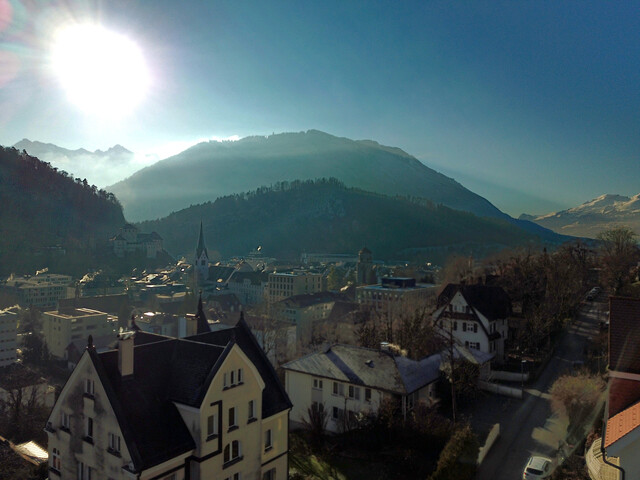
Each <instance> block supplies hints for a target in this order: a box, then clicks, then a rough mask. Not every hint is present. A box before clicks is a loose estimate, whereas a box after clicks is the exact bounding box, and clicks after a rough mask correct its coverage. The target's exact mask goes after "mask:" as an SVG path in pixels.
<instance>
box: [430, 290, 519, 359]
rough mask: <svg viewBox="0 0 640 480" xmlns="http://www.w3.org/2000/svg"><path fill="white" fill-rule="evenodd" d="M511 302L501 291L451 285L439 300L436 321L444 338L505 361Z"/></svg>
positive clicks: (434, 314) (435, 314)
mask: <svg viewBox="0 0 640 480" xmlns="http://www.w3.org/2000/svg"><path fill="white" fill-rule="evenodd" d="M510 316H511V300H510V299H509V296H508V295H507V294H506V292H505V291H504V290H503V289H502V288H501V287H496V286H489V285H480V284H477V285H460V284H453V283H450V284H449V285H447V286H446V287H445V288H444V290H443V291H442V293H440V295H439V296H438V303H437V309H436V311H435V312H434V313H433V319H434V321H435V322H436V323H437V325H438V326H439V327H440V328H441V330H442V332H443V334H444V335H445V336H446V335H451V336H453V338H454V339H455V340H456V341H457V342H458V343H459V344H460V345H464V346H465V347H468V348H473V349H476V350H480V351H481V352H484V353H489V354H492V355H495V358H496V360H498V361H500V362H502V361H504V355H505V339H507V338H508V331H509V322H508V320H509V317H510Z"/></svg>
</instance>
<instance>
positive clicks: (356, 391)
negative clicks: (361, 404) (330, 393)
mask: <svg viewBox="0 0 640 480" xmlns="http://www.w3.org/2000/svg"><path fill="white" fill-rule="evenodd" d="M349 398H355V399H356V400H360V387H354V386H353V385H349Z"/></svg>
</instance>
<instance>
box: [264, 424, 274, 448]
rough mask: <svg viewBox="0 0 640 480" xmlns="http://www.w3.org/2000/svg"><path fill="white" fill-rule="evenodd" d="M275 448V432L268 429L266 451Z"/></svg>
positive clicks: (265, 442)
mask: <svg viewBox="0 0 640 480" xmlns="http://www.w3.org/2000/svg"><path fill="white" fill-rule="evenodd" d="M271 448H273V432H272V431H271V429H268V430H267V431H266V432H264V451H265V452H266V451H267V450H271Z"/></svg>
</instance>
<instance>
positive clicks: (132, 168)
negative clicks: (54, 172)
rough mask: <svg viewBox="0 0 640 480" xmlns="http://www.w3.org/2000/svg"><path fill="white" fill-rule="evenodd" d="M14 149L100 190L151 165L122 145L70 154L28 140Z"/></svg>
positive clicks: (78, 150)
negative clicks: (146, 165)
mask: <svg viewBox="0 0 640 480" xmlns="http://www.w3.org/2000/svg"><path fill="white" fill-rule="evenodd" d="M14 148H16V149H18V150H20V151H22V150H25V151H26V152H27V153H28V154H29V155H31V156H33V157H37V158H39V159H40V160H42V161H43V162H48V163H50V164H51V165H53V166H54V167H56V168H58V169H59V170H64V171H66V172H68V173H70V174H72V175H73V176H74V177H76V178H80V179H86V180H87V182H88V183H90V184H94V185H97V186H98V187H104V186H106V185H110V184H112V183H115V182H117V181H119V180H122V179H123V178H125V177H127V176H129V175H131V174H133V173H134V172H136V171H137V170H139V169H140V168H142V167H143V166H144V165H145V164H148V162H146V161H141V160H140V159H139V158H138V157H137V156H136V155H135V154H134V153H133V152H131V151H129V150H127V149H126V148H124V147H123V146H122V145H114V146H113V147H111V148H109V149H107V150H96V151H94V152H90V151H89V150H85V149H84V148H79V149H77V150H69V149H66V148H62V147H59V146H57V145H54V144H52V143H43V142H38V141H31V140H28V139H26V138H25V139H22V140H20V141H19V142H18V143H16V144H15V145H14Z"/></svg>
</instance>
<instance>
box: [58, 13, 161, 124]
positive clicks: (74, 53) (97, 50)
mask: <svg viewBox="0 0 640 480" xmlns="http://www.w3.org/2000/svg"><path fill="white" fill-rule="evenodd" d="M52 65H53V68H54V70H55V73H56V75H57V76H58V78H59V79H60V82H61V83H62V85H63V87H64V88H65V90H66V92H67V95H68V97H69V100H70V101H71V102H73V103H74V104H75V105H77V106H78V107H79V108H81V109H82V110H84V111H86V112H88V113H92V114H99V115H105V116H107V115H108V116H114V115H115V116H119V115H121V114H126V113H128V112H130V111H132V110H133V109H134V108H135V107H136V106H137V105H138V104H139V103H140V101H141V100H142V99H143V98H144V96H145V94H146V92H147V90H148V87H149V83H150V81H149V74H148V71H147V68H146V65H145V61H144V58H143V56H142V52H141V50H140V48H139V47H138V46H137V45H136V44H135V43H134V42H133V41H131V40H130V39H128V38H127V37H125V36H123V35H120V34H118V33H115V32H111V31H109V30H106V29H104V28H102V27H99V26H95V25H75V26H72V27H66V28H64V29H62V30H60V31H59V32H58V33H57V35H56V37H55V40H54V44H53V50H52Z"/></svg>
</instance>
